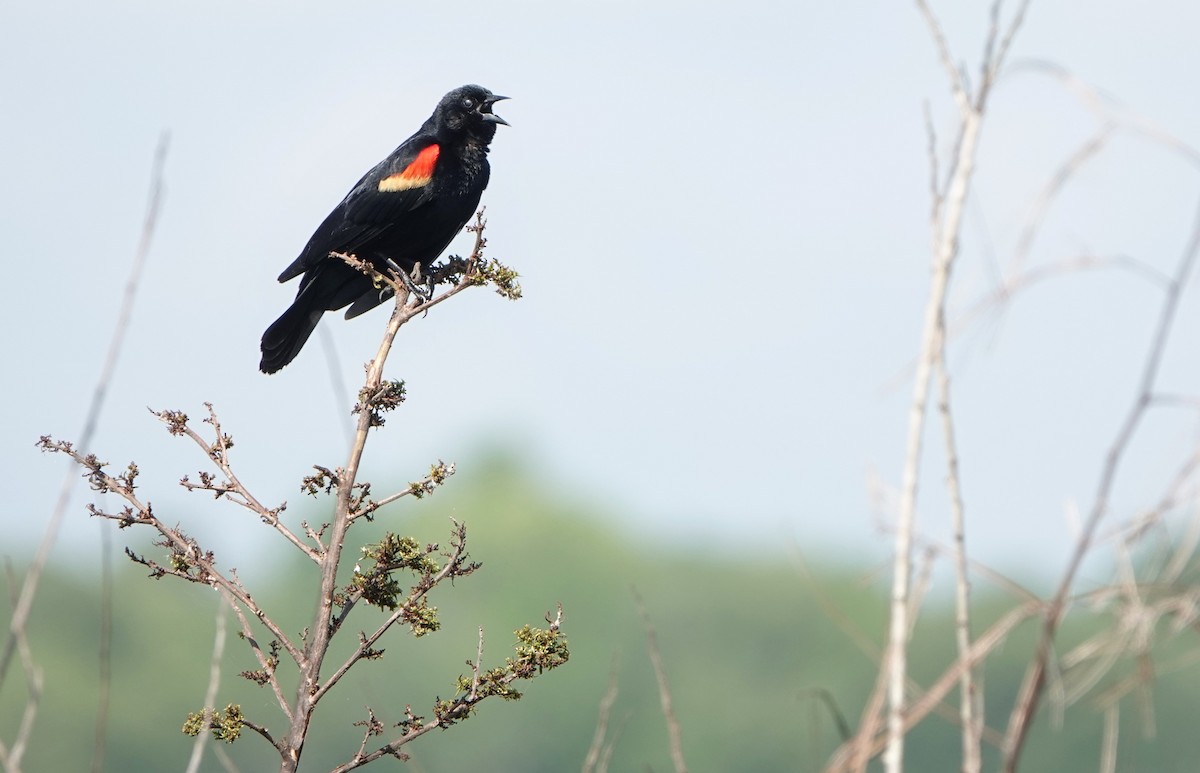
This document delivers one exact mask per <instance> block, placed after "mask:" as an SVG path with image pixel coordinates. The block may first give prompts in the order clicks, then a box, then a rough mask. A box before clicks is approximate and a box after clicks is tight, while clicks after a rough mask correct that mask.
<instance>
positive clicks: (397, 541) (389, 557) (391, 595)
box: [345, 532, 439, 631]
mask: <svg viewBox="0 0 1200 773" xmlns="http://www.w3.org/2000/svg"><path fill="white" fill-rule="evenodd" d="M437 549H438V546H437V545H425V546H422V545H421V543H420V542H418V541H417V540H415V539H413V538H412V537H400V536H397V535H395V534H392V533H390V532H389V533H388V534H386V535H384V538H383V539H382V540H381V541H380V542H378V543H376V544H374V545H367V546H366V547H364V548H363V549H362V553H363V559H364V560H366V561H370V562H372V564H373V565H372V566H370V567H368V568H366V569H365V570H364V569H361V568H360V569H359V570H358V571H356V572H355V574H354V578H353V579H352V580H351V581H350V582H349V584H347V586H346V589H345V593H346V595H347V596H352V597H359V598H361V599H362V600H363V601H365V602H367V603H368V604H370V605H372V606H376V607H381V608H383V609H387V610H389V611H390V610H394V609H396V607H398V606H400V599H399V597H400V593H401V592H402V588H401V585H400V582H399V581H398V580H397V579H396V578H395V576H394V573H395V572H397V571H401V570H407V571H410V572H412V573H414V574H416V575H417V576H418V577H420V578H427V577H430V576H432V575H434V574H436V573H437V572H438V570H439V567H438V564H437V562H436V561H434V560H433V559H432V558H431V557H430V556H431V555H432V554H433V553H434V552H436V551H437ZM414 615H416V617H414V620H415V621H416V622H418V623H422V625H424V624H425V623H426V622H428V621H427V620H426V615H425V613H423V612H420V611H419V610H414ZM432 622H433V625H434V628H436V619H434V620H433V621H432ZM414 631H415V626H414Z"/></svg>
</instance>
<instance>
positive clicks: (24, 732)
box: [0, 561, 43, 773]
mask: <svg viewBox="0 0 1200 773" xmlns="http://www.w3.org/2000/svg"><path fill="white" fill-rule="evenodd" d="M4 572H5V574H6V575H7V577H6V579H7V584H8V587H9V589H10V592H11V594H12V595H13V596H15V595H16V588H17V577H16V573H15V572H14V571H13V569H12V564H11V563H9V562H8V561H5V564H4ZM10 601H11V602H12V603H13V604H15V603H16V598H11V599H10ZM13 634H14V636H15V647H16V650H17V652H18V653H19V654H20V657H21V668H22V670H23V671H24V672H25V691H26V699H25V707H24V709H23V710H22V712H21V724H20V725H18V727H17V733H16V735H15V736H14V738H13V741H12V744H11V746H7V747H6V746H5V745H4V742H3V741H0V766H3V768H4V770H5V772H6V773H21V759H22V758H23V757H24V756H25V749H26V747H27V746H28V744H29V738H30V736H31V735H32V734H33V723H34V720H36V719H37V713H38V708H39V707H40V706H41V702H42V687H43V682H42V669H41V667H39V666H38V665H37V663H35V662H34V660H33V653H32V651H31V650H30V648H29V639H28V637H27V633H26V629H25V626H24V625H22V626H21V627H20V628H17V629H14V631H13Z"/></svg>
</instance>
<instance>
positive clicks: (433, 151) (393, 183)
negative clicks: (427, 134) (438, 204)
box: [379, 143, 442, 193]
mask: <svg viewBox="0 0 1200 773" xmlns="http://www.w3.org/2000/svg"><path fill="white" fill-rule="evenodd" d="M441 152H442V149H441V148H440V147H438V145H437V143H434V144H432V145H430V146H429V147H427V148H425V149H424V150H422V151H421V152H420V153H418V154H417V157H416V158H415V159H413V162H412V163H411V164H409V165H408V166H406V167H404V170H403V171H401V172H397V173H396V174H393V175H388V176H387V177H385V178H383V179H382V180H380V181H379V190H380V191H381V192H383V193H388V192H390V191H407V190H412V189H413V188H420V187H422V186H424V185H428V184H429V181H430V180H432V179H433V168H434V167H435V166H436V165H437V160H438V154H440V153H441Z"/></svg>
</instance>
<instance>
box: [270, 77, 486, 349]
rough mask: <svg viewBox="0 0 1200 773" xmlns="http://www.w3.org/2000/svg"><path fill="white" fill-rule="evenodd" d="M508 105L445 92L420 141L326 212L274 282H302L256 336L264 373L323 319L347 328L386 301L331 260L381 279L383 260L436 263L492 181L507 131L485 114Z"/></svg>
mask: <svg viewBox="0 0 1200 773" xmlns="http://www.w3.org/2000/svg"><path fill="white" fill-rule="evenodd" d="M507 98H508V97H500V96H497V95H495V94H493V93H492V92H490V91H488V90H487V89H485V88H483V87H482V86H463V87H462V88H458V89H455V90H454V91H451V92H450V93H449V94H447V95H446V96H444V97H442V101H441V102H439V103H438V106H437V109H436V110H434V111H433V115H431V116H430V117H429V120H427V121H425V123H424V124H422V125H421V128H420V129H419V130H418V131H417V133H416V134H414V135H413V136H411V137H409V138H408V139H407V140H405V141H404V142H403V143H402V144H401V145H400V147H398V148H396V149H395V150H394V151H392V154H391V155H389V156H388V157H387V158H385V159H384V160H383V161H381V162H380V163H379V164H378V165H377V166H376V167H375V168H374V169H372V170H371V171H369V172H367V173H366V174H365V175H364V176H363V178H362V179H361V180H359V181H358V184H356V185H355V186H354V188H353V189H352V190H351V191H350V193H348V194H347V195H346V198H345V199H343V200H342V203H341V204H338V205H337V207H335V208H334V210H333V212H330V213H329V217H327V218H325V222H323V223H321V225H320V227H319V228H317V230H316V233H314V234H313V235H312V238H311V239H309V240H308V244H307V245H306V246H305V247H304V251H303V252H301V253H300V257H298V258H296V260H295V261H294V262H293V263H292V265H290V266H288V267H287V268H286V269H284V271H283V273H282V274H280V275H279V281H280V282H286V281H288V280H289V279H293V278H295V277H297V276H299V275H300V274H304V278H303V279H301V280H300V288H299V290H298V291H297V292H296V300H294V301H293V302H292V305H291V307H289V308H288V310H287V311H285V312H284V313H283V316H281V317H280V318H279V319H277V320H275V322H274V323H273V324H272V325H271V326H270V327H269V328H267V331H266V332H265V333H263V337H262V362H260V363H259V366H258V367H259V369H260V370H262V372H263V373H275V372H276V371H278V370H279V369H280V368H282V367H283V366H285V365H287V364H288V363H289V362H291V361H292V360H294V359H295V358H296V355H297V354H299V353H300V349H301V348H302V347H303V346H304V342H305V341H307V340H308V337H309V336H310V335H312V331H313V330H314V329H316V327H317V323H318V322H319V321H320V320H321V315H322V314H324V313H325V312H326V311H336V310H337V309H341V308H343V307H344V306H347V305H350V308H349V309H347V310H346V319H350V318H351V317H356V316H358V315H359V314H362V313H363V312H364V311H367V310H368V309H373V308H375V307H376V306H378V305H379V304H381V303H383V301H384V300H386V299H387V298H388V297H389V296H390V294H391V293H390V291H381V290H380V289H379V288H377V287H376V286H375V285H374V284H373V283H372V281H371V280H370V279H369V278H368V277H367V276H366V275H365V274H363V273H362V272H360V271H358V270H357V269H355V268H353V267H351V266H349V265H347V264H346V263H345V262H344V261H343V260H341V259H340V258H331V257H329V253H331V252H342V253H350V254H353V255H357V256H358V257H359V258H361V259H363V260H366V261H370V263H371V264H372V265H373V266H374V267H375V268H376V269H378V270H379V271H380V272H385V271H386V270H387V262H388V260H391V261H394V262H395V263H396V264H397V265H399V267H400V268H401V269H403V270H404V271H405V272H411V271H412V270H413V269H414V268H415V267H417V266H420V268H421V269H422V270H424V269H425V268H426V267H427V266H428V265H429V264H430V263H432V262H433V261H435V260H437V258H438V256H439V255H441V254H442V250H444V249H446V247H447V245H449V244H450V241H451V240H452V239H453V238H454V237H455V235H457V234H458V233H459V232H460V231H461V230H462V228H463V226H464V225H466V224H467V221H468V220H469V219H470V218H471V215H472V214H473V213H474V212H475V209H476V207H478V206H479V197H480V196H481V195H482V194H483V189H484V188H486V187H487V184H488V176H489V174H490V173H491V169H490V167H489V166H488V158H487V153H488V144H489V143H490V142H491V141H492V138H493V137H494V136H495V134H496V125H497V124H505V125H508V122H507V121H505V120H504V119H503V118H501V117H500V116H498V115H496V114H495V113H493V112H492V106H493V105H494V104H495V103H496V102H499V101H500V100H502V99H507Z"/></svg>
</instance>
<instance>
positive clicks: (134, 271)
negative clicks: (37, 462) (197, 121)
mask: <svg viewBox="0 0 1200 773" xmlns="http://www.w3.org/2000/svg"><path fill="white" fill-rule="evenodd" d="M168 136H169V135H168V134H167V133H166V132H163V134H162V135H160V136H159V139H158V148H157V149H156V150H155V151H154V164H153V167H152V170H151V172H150V195H149V199H148V201H147V203H146V216H145V219H144V221H143V222H142V233H141V236H140V237H139V239H138V246H137V250H136V251H135V252H134V257H133V265H132V266H131V267H130V269H129V278H128V279H127V280H126V282H125V292H124V296H123V298H122V300H121V307H120V310H119V311H118V312H117V322H116V325H115V327H114V328H113V336H112V340H111V342H110V343H109V346H108V353H107V354H106V355H105V358H104V364H103V365H102V366H101V368H100V375H99V377H98V378H97V379H96V386H95V388H94V389H93V391H92V401H91V404H90V405H89V406H88V411H87V415H86V418H85V419H84V423H83V431H82V432H81V433H80V435H79V447H80V448H82V449H84V450H86V449H87V448H89V447H90V446H91V443H92V436H93V435H94V434H95V432H96V426H97V424H98V422H99V420H100V411H101V409H102V408H103V407H104V398H105V396H106V395H107V393H108V385H109V383H111V382H112V377H113V373H114V372H115V371H116V367H117V359H118V357H119V356H120V354H121V349H122V347H123V345H124V343H125V334H126V332H128V330H129V319H130V316H131V315H132V313H133V302H134V300H135V299H136V297H137V290H138V287H139V285H140V283H141V278H142V270H143V268H144V267H145V265H146V258H147V256H148V255H149V254H150V243H151V241H152V240H153V237H154V229H155V226H156V225H157V223H158V213H159V211H160V209H161V206H162V195H163V193H162V191H163V166H164V164H165V163H166V158H167V140H168ZM75 480H76V478H75V466H74V465H68V470H67V474H66V476H65V477H64V478H63V483H62V487H61V488H60V489H59V492H58V500H57V501H56V502H55V503H54V511H53V512H52V513H51V515H50V521H49V523H47V524H46V532H45V534H44V535H43V536H42V542H41V544H39V545H38V549H37V553H35V554H34V556H33V561H32V562H31V563H30V564H29V569H28V570H27V571H26V572H25V581H24V583H23V584H22V585H21V595H20V597H19V598H18V599H17V602H16V604H15V605H14V606H13V613H12V618H11V619H10V621H9V635H8V637H7V638H6V640H5V642H4V651H3V652H2V653H0V687H3V685H4V678H5V676H6V675H7V674H8V666H9V663H10V662H11V661H12V655H13V649H14V647H15V646H16V637H17V631H20V630H23V629H24V627H25V621H26V620H27V619H28V618H29V611H30V609H32V608H33V599H34V596H35V595H36V594H37V587H38V581H39V580H40V579H41V576H42V570H43V569H44V568H45V566H46V561H47V560H48V559H49V558H50V551H51V549H52V548H53V547H54V542H55V541H56V540H57V539H58V530H59V528H60V527H61V526H62V521H63V517H64V516H65V515H66V512H67V504H68V503H69V502H70V500H71V492H72V491H73V490H74V488H75Z"/></svg>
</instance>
